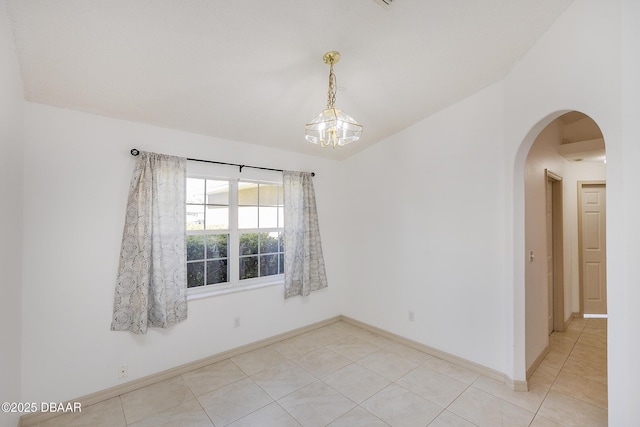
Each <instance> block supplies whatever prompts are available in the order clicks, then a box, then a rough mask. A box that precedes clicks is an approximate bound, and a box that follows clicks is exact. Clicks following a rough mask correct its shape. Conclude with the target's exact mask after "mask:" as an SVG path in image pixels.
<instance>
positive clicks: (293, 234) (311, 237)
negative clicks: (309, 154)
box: [282, 171, 327, 299]
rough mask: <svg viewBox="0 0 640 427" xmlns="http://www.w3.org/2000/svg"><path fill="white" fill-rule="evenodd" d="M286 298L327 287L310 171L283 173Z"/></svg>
mask: <svg viewBox="0 0 640 427" xmlns="http://www.w3.org/2000/svg"><path fill="white" fill-rule="evenodd" d="M282 175H283V187H284V248H285V251H284V297H285V299H286V298H290V297H292V296H295V295H303V296H307V295H309V293H310V292H312V291H316V290H318V289H322V288H326V287H327V275H326V273H325V269H324V257H323V256H322V244H321V242H320V227H319V226H318V214H317V212H316V196H315V192H314V190H313V181H312V179H311V174H310V173H308V172H289V171H284V172H283V174H282Z"/></svg>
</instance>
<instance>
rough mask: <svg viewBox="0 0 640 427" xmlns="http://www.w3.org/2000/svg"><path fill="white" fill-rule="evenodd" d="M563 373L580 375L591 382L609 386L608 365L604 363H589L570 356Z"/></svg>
mask: <svg viewBox="0 0 640 427" xmlns="http://www.w3.org/2000/svg"><path fill="white" fill-rule="evenodd" d="M562 371H563V372H565V373H567V374H573V375H578V376H580V377H582V378H585V379H588V380H591V381H597V382H599V383H602V384H607V365H605V364H603V363H594V362H589V361H586V360H582V359H578V358H577V357H573V356H569V358H568V359H567V361H566V362H565V364H564V367H563V368H562Z"/></svg>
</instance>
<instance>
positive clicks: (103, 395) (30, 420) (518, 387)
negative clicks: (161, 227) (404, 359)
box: [18, 316, 528, 427]
mask: <svg viewBox="0 0 640 427" xmlns="http://www.w3.org/2000/svg"><path fill="white" fill-rule="evenodd" d="M340 320H343V321H345V322H347V323H350V324H352V325H354V326H357V327H359V328H362V329H364V330H368V331H370V332H373V333H376V334H378V335H381V336H383V337H386V338H389V339H391V340H393V341H396V342H399V343H400V344H404V345H406V346H409V347H412V348H415V349H416V350H420V351H422V352H424V353H427V354H430V355H432V356H435V357H438V358H440V359H443V360H446V361H447V362H451V363H453V364H455V365H457V366H460V367H463V368H467V369H469V370H472V371H474V372H476V373H478V374H481V375H484V376H486V377H489V378H493V379H495V380H498V381H501V382H503V383H504V384H506V385H507V386H508V387H509V388H511V389H512V390H514V391H528V387H527V382H526V381H516V380H513V379H511V378H510V377H508V376H507V375H506V374H504V373H502V372H499V371H496V370H495V369H491V368H488V367H486V366H483V365H480V364H478V363H475V362H472V361H469V360H466V359H464V358H461V357H458V356H455V355H453V354H449V353H446V352H444V351H441V350H438V349H435V348H433V347H429V346H427V345H424V344H421V343H419V342H416V341H412V340H410V339H408V338H404V337H402V336H400V335H396V334H394V333H391V332H388V331H385V330H383V329H380V328H376V327H375V326H371V325H368V324H366V323H362V322H360V321H357V320H355V319H351V318H349V317H346V316H336V317H332V318H330V319H326V320H323V321H320V322H316V323H313V324H311V325H307V326H303V327H301V328H297V329H294V330H291V331H289V332H285V333H282V334H278V335H274V336H272V337H269V338H265V339H263V340H260V341H256V342H254V343H251V344H247V345H243V346H240V347H236V348H233V349H231V350H227V351H224V352H222V353H218V354H215V355H213V356H209V357H206V358H204V359H199V360H196V361H193V362H190V363H186V364H184V365H180V366H177V367H175V368H171V369H167V370H165V371H161V372H157V373H155V374H152V375H148V376H146V377H143V378H138V379H136V380H133V381H128V382H126V383H124V384H120V385H117V386H114V387H110V388H107V389H104V390H101V391H98V392H95V393H91V394H88V395H86V396H82V397H79V398H77V399H73V400H70V401H69V402H65V405H66V403H75V402H79V403H80V404H81V405H82V407H83V408H84V407H86V406H89V405H93V404H96V403H99V402H103V401H105V400H108V399H111V398H113V397H116V396H120V395H121V394H125V393H129V392H131V391H134V390H137V389H140V388H142V387H146V386H149V385H152V384H155V383H157V382H159V381H163V380H166V379H169V378H172V377H175V376H177V375H181V374H184V373H187V372H190V371H193V370H195V369H199V368H202V367H205V366H207V365H210V364H212V363H216V362H220V361H222V360H225V359H229V358H231V357H235V356H238V355H240V354H243V353H246V352H249V351H253V350H257V349H259V348H262V347H265V346H268V345H271V344H275V343H277V342H280V341H282V340H285V339H288V338H293V337H295V336H298V335H301V334H304V333H306V332H310V331H313V330H315V329H318V328H322V327H324V326H327V325H330V324H332V323H335V322H338V321H340ZM59 415H60V414H58V413H55V412H47V413H43V412H35V413H31V414H26V415H23V416H21V417H20V423H19V424H18V425H19V427H29V426H36V425H38V424H39V423H41V422H44V421H46V420H49V419H51V418H55V417H57V416H59Z"/></svg>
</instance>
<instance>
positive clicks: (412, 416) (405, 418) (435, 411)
mask: <svg viewBox="0 0 640 427" xmlns="http://www.w3.org/2000/svg"><path fill="white" fill-rule="evenodd" d="M361 406H362V407H363V408H364V409H366V410H367V411H369V412H371V413H372V414H373V415H375V416H377V417H378V418H380V419H381V420H382V421H384V422H386V423H387V424H389V425H391V426H394V427H404V426H407V427H409V426H411V427H413V426H426V425H428V424H429V423H430V422H431V421H432V420H434V419H435V418H436V417H437V416H438V415H439V414H440V413H441V412H442V410H443V409H444V408H442V407H440V406H438V405H436V404H435V403H433V402H430V401H429V400H427V399H425V398H424V397H420V396H418V395H417V394H415V393H413V392H412V391H409V390H407V389H405V388H403V387H400V386H399V385H397V384H391V385H389V386H388V387H386V388H385V389H383V390H382V391H380V392H379V393H376V394H375V395H374V396H372V397H371V398H369V399H367V400H366V401H365V402H364V403H362V405H361Z"/></svg>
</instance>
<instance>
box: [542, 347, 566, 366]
mask: <svg viewBox="0 0 640 427" xmlns="http://www.w3.org/2000/svg"><path fill="white" fill-rule="evenodd" d="M567 357H569V354H567V353H561V352H559V351H553V350H551V351H550V352H549V353H547V355H546V356H545V358H544V359H543V360H542V363H543V364H546V365H548V366H551V367H554V368H558V369H561V368H562V366H563V365H564V362H565V361H566V360H567Z"/></svg>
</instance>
